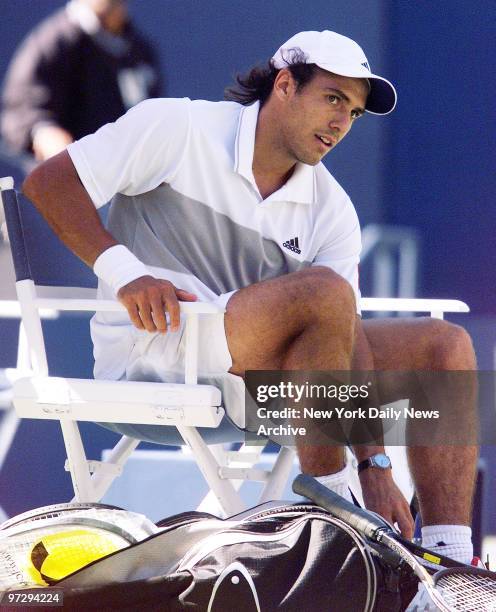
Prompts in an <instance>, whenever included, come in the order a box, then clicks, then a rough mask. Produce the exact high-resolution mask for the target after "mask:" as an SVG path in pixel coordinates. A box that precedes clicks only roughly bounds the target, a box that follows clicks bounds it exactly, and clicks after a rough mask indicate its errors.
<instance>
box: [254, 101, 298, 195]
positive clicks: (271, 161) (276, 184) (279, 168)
mask: <svg viewBox="0 0 496 612" xmlns="http://www.w3.org/2000/svg"><path fill="white" fill-rule="evenodd" d="M270 114H271V113H270V110H269V108H268V107H266V106H264V107H262V109H261V111H260V113H259V115H258V121H257V128H256V132H255V147H254V152H253V166H252V171H253V177H254V178H255V182H256V183H257V187H258V190H259V192H260V195H261V196H262V198H263V199H264V200H265V199H266V198H268V197H269V196H270V195H271V194H272V193H274V192H276V191H277V190H278V189H280V188H281V187H282V186H283V185H284V184H285V183H286V182H287V181H288V180H289V178H290V177H291V175H292V174H293V171H294V168H295V165H296V164H295V161H294V159H292V158H291V157H290V156H289V155H288V154H287V151H286V150H285V149H284V148H283V147H282V143H281V141H280V135H279V133H278V128H277V123H276V122H275V121H274V120H273V119H274V118H272V117H271V116H270Z"/></svg>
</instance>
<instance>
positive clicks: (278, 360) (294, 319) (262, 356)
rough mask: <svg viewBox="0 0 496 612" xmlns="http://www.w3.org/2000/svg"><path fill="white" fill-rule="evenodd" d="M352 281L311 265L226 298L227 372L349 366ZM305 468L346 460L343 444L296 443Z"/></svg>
mask: <svg viewBox="0 0 496 612" xmlns="http://www.w3.org/2000/svg"><path fill="white" fill-rule="evenodd" d="M355 317H356V310H355V298H354V295H353V291H352V289H351V287H350V285H349V284H348V283H347V282H346V281H344V280H343V279H342V278H341V277H340V276H339V275H337V274H335V273H334V272H333V271H332V270H330V269H328V268H324V267H319V266H317V267H312V268H307V269H305V270H302V271H300V272H294V273H291V274H287V275H285V276H280V277H277V278H275V279H271V280H267V281H263V282H260V283H256V284H254V285H250V286H249V287H246V288H244V289H240V290H239V291H237V292H236V293H235V294H234V295H233V297H232V298H231V299H230V300H229V302H228V304H227V312H226V317H225V328H226V337H227V342H228V345H229V350H230V352H231V356H232V359H233V365H232V368H231V372H232V373H233V374H237V375H239V376H244V373H245V371H246V370H307V371H308V370H328V371H332V370H345V371H346V370H349V369H350V364H351V354H352V348H353V337H354V326H355ZM298 456H299V459H300V465H301V469H302V471H303V472H305V473H307V474H310V475H313V476H321V475H327V474H331V473H334V472H337V471H339V470H340V469H342V468H343V466H344V449H343V448H342V447H339V446H338V447H335V446H326V447H325V448H322V447H312V446H309V445H308V444H301V445H298Z"/></svg>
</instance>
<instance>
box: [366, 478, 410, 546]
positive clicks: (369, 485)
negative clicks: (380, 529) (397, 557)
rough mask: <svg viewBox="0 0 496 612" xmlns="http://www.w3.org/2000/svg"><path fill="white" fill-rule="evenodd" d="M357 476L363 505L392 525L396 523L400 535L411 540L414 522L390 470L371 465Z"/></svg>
mask: <svg viewBox="0 0 496 612" xmlns="http://www.w3.org/2000/svg"><path fill="white" fill-rule="evenodd" d="M359 478H360V484H361V485H362V493H363V500H364V502H365V507H366V508H367V509H368V510H372V511H373V512H377V513H378V514H380V515H381V516H382V517H384V518H385V519H386V520H387V521H388V522H389V523H391V524H392V525H394V524H395V523H397V524H398V527H399V528H400V531H401V534H402V536H403V537H404V538H407V539H408V540H411V539H412V537H413V530H414V522H413V518H412V514H411V512H410V507H409V505H408V502H407V501H406V499H405V498H404V496H403V494H402V493H401V491H400V490H399V489H398V487H397V486H396V484H395V482H394V480H393V477H392V474H391V470H379V469H376V468H373V467H371V468H367V469H366V470H363V471H362V472H361V473H360V476H359Z"/></svg>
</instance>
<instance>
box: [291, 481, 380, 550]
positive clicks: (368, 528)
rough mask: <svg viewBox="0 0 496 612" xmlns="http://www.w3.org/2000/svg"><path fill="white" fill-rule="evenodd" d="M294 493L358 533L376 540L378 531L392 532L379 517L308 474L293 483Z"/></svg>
mask: <svg viewBox="0 0 496 612" xmlns="http://www.w3.org/2000/svg"><path fill="white" fill-rule="evenodd" d="M293 491H294V492H295V493H296V494H297V495H304V496H305V497H308V499H310V500H311V501H313V502H315V503H316V504H318V505H319V506H321V507H322V508H324V509H325V510H327V511H328V512H330V513H331V514H332V515H333V516H335V517H336V518H339V519H341V520H343V521H344V522H345V523H347V524H348V525H350V526H351V527H354V528H355V529H356V530H357V531H358V532H360V533H361V534H363V535H364V536H366V537H367V538H370V539H371V540H376V537H377V531H378V530H379V529H380V530H381V531H387V532H389V531H390V527H389V525H388V524H387V523H386V522H385V521H382V520H381V519H380V518H379V517H377V516H375V515H374V514H371V513H370V512H367V510H363V509H362V508H358V507H357V506H355V505H354V504H352V503H351V502H349V501H348V500H346V499H344V497H341V495H338V494H337V493H334V491H331V490H330V489H328V488H327V487H325V486H324V485H323V484H320V482H319V481H318V480H315V478H313V477H312V476H308V475H307V474H299V475H298V476H297V477H296V478H295V479H294V481H293Z"/></svg>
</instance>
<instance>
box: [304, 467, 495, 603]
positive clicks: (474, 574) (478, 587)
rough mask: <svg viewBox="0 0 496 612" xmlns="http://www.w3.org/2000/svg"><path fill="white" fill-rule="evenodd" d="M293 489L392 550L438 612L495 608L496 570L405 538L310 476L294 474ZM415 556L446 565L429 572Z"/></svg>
mask: <svg viewBox="0 0 496 612" xmlns="http://www.w3.org/2000/svg"><path fill="white" fill-rule="evenodd" d="M293 491H294V492H295V493H297V494H298V495H304V496H305V497H307V498H308V499H310V500H312V501H313V502H315V503H317V504H318V505H319V506H321V507H322V508H325V509H326V510H327V511H328V512H330V513H331V514H332V515H333V516H335V517H336V518H339V519H341V520H342V521H344V522H345V523H347V524H348V525H350V526H351V527H353V528H354V529H356V530H357V531H358V532H359V533H361V534H362V535H363V536H365V537H366V538H368V539H370V540H371V541H372V542H376V543H378V544H381V545H383V546H385V547H387V548H388V549H389V550H392V551H393V552H395V553H396V554H397V555H398V556H399V557H400V558H401V559H402V560H403V561H404V562H405V563H406V564H407V565H408V566H409V567H410V568H411V569H412V570H413V572H414V573H415V575H416V576H417V578H419V580H420V581H421V582H422V584H423V586H424V588H425V590H426V591H427V593H428V595H429V597H430V599H431V600H432V602H433V603H434V604H435V605H436V606H437V608H438V609H439V610H441V611H442V612H495V611H496V573H494V572H490V571H488V570H484V569H479V568H476V567H472V566H469V565H464V564H460V563H457V562H456V561H454V560H453V559H449V558H448V557H442V556H438V555H435V554H434V553H432V552H430V551H428V550H426V549H425V548H422V547H421V546H417V545H415V544H413V543H412V542H409V541H408V540H405V539H404V538H402V537H401V536H400V535H399V534H398V533H397V532H396V531H395V530H394V529H392V528H391V527H390V526H389V525H388V524H387V523H386V522H385V521H383V520H382V519H381V518H380V517H379V516H377V515H375V514H372V513H370V512H368V511H367V510H364V509H362V508H358V507H356V506H354V505H353V504H352V503H350V502H348V501H347V500H346V499H344V498H343V497H341V496H340V495H337V494H336V493H334V492H333V491H331V490H329V489H328V488H327V487H325V486H324V485H322V484H320V482H318V481H317V480H315V478H312V477H311V476H308V475H306V474H300V475H299V476H297V477H296V479H295V480H294V482H293ZM418 557H420V558H421V559H424V560H426V561H429V562H431V563H434V564H435V565H443V564H446V565H449V566H450V567H449V568H448V569H443V570H440V571H437V572H436V573H435V574H434V575H433V576H431V574H430V573H429V571H428V570H427V568H426V567H425V566H424V565H423V564H422V563H421V562H420V561H419V558H418ZM433 558H434V559H433ZM436 559H437V560H438V561H437V562H436Z"/></svg>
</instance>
